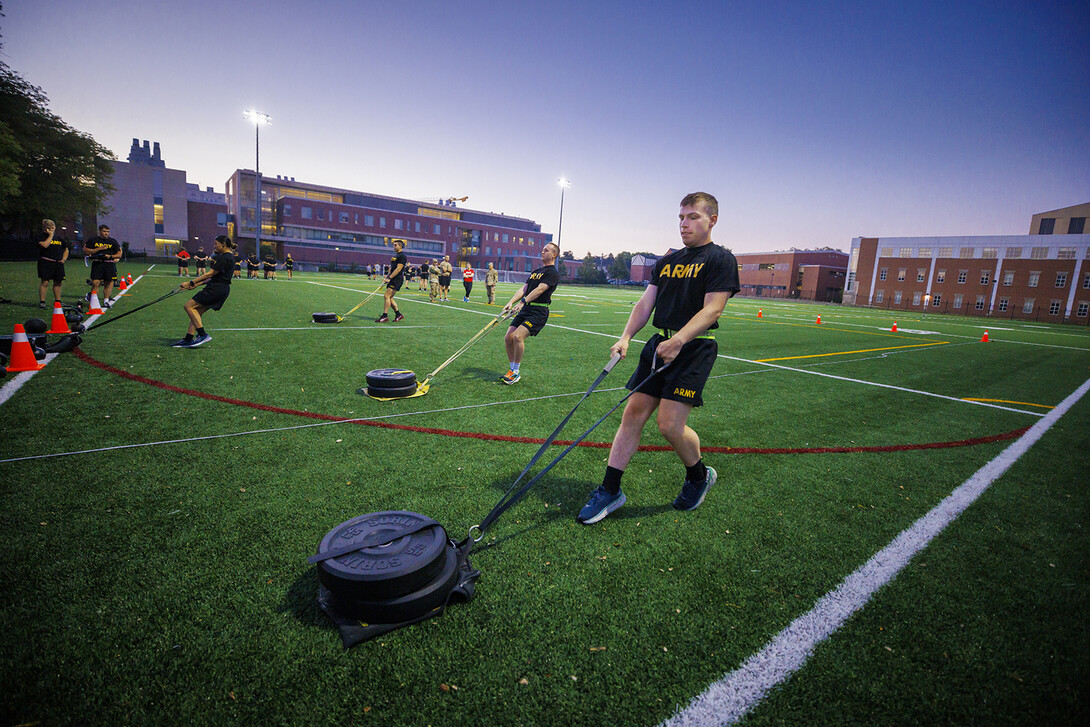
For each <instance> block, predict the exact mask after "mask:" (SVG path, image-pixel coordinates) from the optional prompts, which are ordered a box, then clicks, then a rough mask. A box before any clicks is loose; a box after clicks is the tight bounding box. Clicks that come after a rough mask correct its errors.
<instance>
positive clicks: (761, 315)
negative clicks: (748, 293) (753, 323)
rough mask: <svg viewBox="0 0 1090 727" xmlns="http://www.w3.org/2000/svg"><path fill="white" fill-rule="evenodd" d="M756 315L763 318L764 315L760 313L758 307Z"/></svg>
mask: <svg viewBox="0 0 1090 727" xmlns="http://www.w3.org/2000/svg"><path fill="white" fill-rule="evenodd" d="M757 317H758V318H764V315H763V314H762V312H761V309H760V308H758V309H757Z"/></svg>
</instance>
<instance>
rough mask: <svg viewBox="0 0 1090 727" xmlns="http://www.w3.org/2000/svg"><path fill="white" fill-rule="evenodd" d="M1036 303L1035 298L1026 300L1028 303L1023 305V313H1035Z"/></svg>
mask: <svg viewBox="0 0 1090 727" xmlns="http://www.w3.org/2000/svg"><path fill="white" fill-rule="evenodd" d="M1034 302H1035V299H1034V298H1026V301H1025V302H1024V303H1022V312H1023V313H1032V312H1033V304H1034Z"/></svg>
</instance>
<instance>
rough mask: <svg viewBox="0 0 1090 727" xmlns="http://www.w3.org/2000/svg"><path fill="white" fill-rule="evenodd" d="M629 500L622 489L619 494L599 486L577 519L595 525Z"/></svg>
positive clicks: (585, 523)
mask: <svg viewBox="0 0 1090 727" xmlns="http://www.w3.org/2000/svg"><path fill="white" fill-rule="evenodd" d="M627 500H628V498H627V497H625V496H624V493H623V492H621V491H620V490H618V491H617V494H613V493H612V492H609V491H608V490H606V489H605V488H604V487H599V488H598V489H597V490H595V491H594V492H593V493H591V496H590V500H589V501H588V502H587V504H586V505H584V506H583V509H582V510H580V511H579V514H578V515H576V517H575V519H576V520H578V521H579V522H581V523H583V524H584V525H593V524H594V523H596V522H598V521H599V520H604V519H605V516H606V515H608V514H609V513H611V512H613V511H614V510H617V509H618V508H620V507H621V505H623V504H625V502H626V501H627Z"/></svg>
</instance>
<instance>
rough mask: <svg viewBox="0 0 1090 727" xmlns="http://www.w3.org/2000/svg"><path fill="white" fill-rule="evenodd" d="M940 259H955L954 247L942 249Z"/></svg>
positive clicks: (940, 249)
mask: <svg viewBox="0 0 1090 727" xmlns="http://www.w3.org/2000/svg"><path fill="white" fill-rule="evenodd" d="M939 257H954V248H952V247H940V248H939Z"/></svg>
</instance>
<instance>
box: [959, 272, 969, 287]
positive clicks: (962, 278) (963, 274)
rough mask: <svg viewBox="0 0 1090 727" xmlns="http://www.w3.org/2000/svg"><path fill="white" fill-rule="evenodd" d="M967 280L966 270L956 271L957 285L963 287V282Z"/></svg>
mask: <svg viewBox="0 0 1090 727" xmlns="http://www.w3.org/2000/svg"><path fill="white" fill-rule="evenodd" d="M968 279H969V271H968V270H959V271H958V285H965V281H966V280H968Z"/></svg>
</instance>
